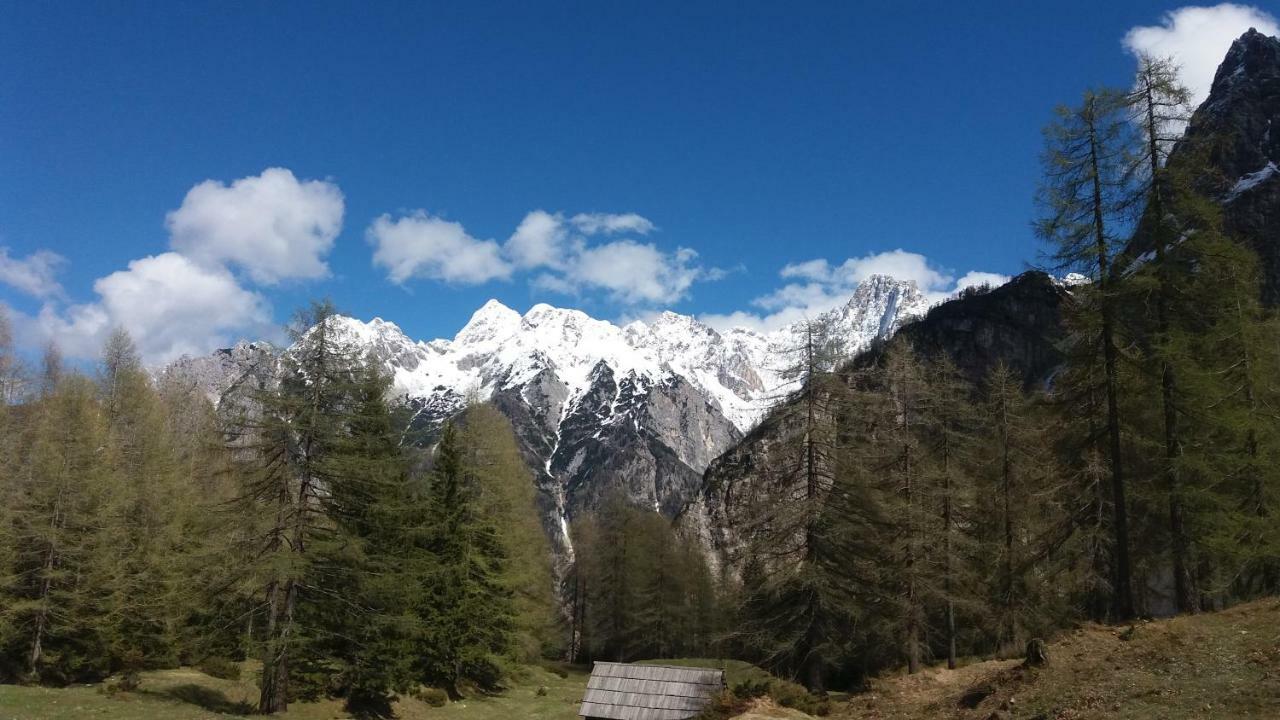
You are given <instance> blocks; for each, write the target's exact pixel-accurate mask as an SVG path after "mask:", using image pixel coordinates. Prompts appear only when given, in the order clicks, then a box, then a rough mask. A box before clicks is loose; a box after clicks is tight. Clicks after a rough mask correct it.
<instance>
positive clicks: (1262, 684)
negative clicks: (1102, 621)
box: [836, 599, 1280, 720]
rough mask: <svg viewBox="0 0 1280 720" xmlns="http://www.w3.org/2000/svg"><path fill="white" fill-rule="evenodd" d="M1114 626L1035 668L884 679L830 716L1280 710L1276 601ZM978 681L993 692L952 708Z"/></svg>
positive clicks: (1057, 649)
mask: <svg viewBox="0 0 1280 720" xmlns="http://www.w3.org/2000/svg"><path fill="white" fill-rule="evenodd" d="M1124 631H1125V628H1112V627H1103V626H1096V625H1091V626H1086V627H1083V628H1081V629H1079V630H1076V631H1074V632H1072V633H1069V634H1067V635H1065V636H1064V637H1061V638H1059V639H1058V640H1057V641H1055V642H1053V643H1050V645H1049V662H1050V664H1049V666H1048V667H1047V668H1045V669H1043V670H1039V671H1024V670H1022V669H1021V668H1020V667H1018V666H1019V663H1018V662H1017V661H990V662H982V663H976V664H973V665H968V666H965V667H961V668H959V669H957V670H954V671H948V670H946V669H945V668H932V669H929V670H926V671H924V672H921V673H919V674H917V675H914V676H897V677H889V678H884V679H882V680H880V681H878V682H876V683H875V684H874V686H873V690H872V691H871V692H870V693H866V694H863V695H857V696H854V697H853V698H852V699H851V701H850V702H849V704H848V705H846V706H845V707H843V708H842V709H840V710H839V711H837V713H836V716H837V717H842V718H846V719H847V720H906V719H908V718H940V719H945V718H952V719H954V720H986V718H989V717H991V716H992V714H993V713H995V712H996V711H997V710H998V709H1000V708H1001V707H1007V708H1008V711H1009V717H1012V718H1016V719H1018V720H1023V719H1027V720H1029V719H1031V718H1043V719H1044V720H1092V719H1095V718H1096V719H1099V720H1101V719H1102V718H1130V719H1132V720H1157V719H1158V720H1191V718H1207V717H1214V718H1237V719H1242V718H1259V719H1260V720H1261V719H1263V718H1267V719H1271V718H1280V602H1278V601H1277V600H1275V599H1270V600H1264V601H1261V602H1255V603H1250V604H1248V605H1242V606H1239V607H1236V608H1233V609H1230V610H1227V611H1224V612H1221V613H1213V614H1206V615H1200V616H1192V617H1178V618H1172V619H1170V620H1162V621H1158V622H1151V623H1139V624H1138V625H1137V626H1136V628H1135V630H1134V632H1133V633H1132V636H1131V637H1130V639H1128V640H1125V639H1122V637H1121V636H1122V635H1124V634H1125V633H1124ZM983 683H992V684H993V685H994V686H995V687H996V689H997V692H996V694H995V695H993V696H991V697H989V698H987V699H986V700H984V701H983V702H982V703H981V704H980V705H978V707H976V708H974V709H972V710H970V709H962V708H960V707H959V704H958V699H959V698H960V696H961V695H962V694H964V692H965V691H966V690H967V689H969V688H972V687H975V686H977V685H980V684H983ZM1006 703H1008V705H1007V706H1006Z"/></svg>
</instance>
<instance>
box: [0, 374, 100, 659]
mask: <svg viewBox="0 0 1280 720" xmlns="http://www.w3.org/2000/svg"><path fill="white" fill-rule="evenodd" d="M28 410H29V412H30V416H29V418H30V419H29V422H30V423H31V424H30V439H29V441H28V442H29V445H28V449H27V450H26V452H25V457H24V458H23V469H22V471H21V477H19V478H18V479H17V485H18V489H19V492H18V496H17V498H15V499H14V503H13V505H14V508H13V510H14V530H13V533H14V539H15V540H16V543H15V546H14V547H15V549H16V556H17V557H16V558H15V570H16V574H17V580H16V581H15V582H13V583H12V584H10V591H11V593H12V594H11V597H10V598H9V600H8V602H7V603H6V605H5V607H4V609H3V613H4V615H5V616H6V619H7V620H8V622H9V624H11V626H12V627H13V632H12V634H11V635H10V645H9V647H7V648H6V649H5V653H4V654H5V656H6V657H9V658H11V659H13V660H16V661H17V663H16V664H18V665H19V666H20V671H21V672H22V673H23V674H24V675H25V676H26V677H27V678H29V679H32V680H38V681H41V682H46V683H54V684H61V683H66V682H73V681H92V680H96V679H99V678H101V677H102V676H103V675H105V674H106V672H107V671H108V665H107V658H108V653H107V648H106V647H105V643H104V640H103V637H102V633H101V631H100V629H99V628H98V627H97V625H96V619H97V617H98V614H99V612H100V609H101V608H100V604H99V601H100V595H99V591H98V588H95V587H93V586H92V585H91V584H90V583H89V582H88V578H89V576H90V574H91V571H92V569H93V567H92V560H93V558H94V556H95V547H94V544H93V543H94V540H95V539H96V533H95V530H96V527H97V525H98V518H99V512H100V508H101V503H102V500H103V489H104V484H105V483H104V479H103V468H102V465H101V463H100V462H99V458H98V454H99V452H100V451H101V449H102V447H103V446H104V444H105V442H106V429H105V427H104V426H103V424H102V419H101V414H100V413H99V408H98V405H97V400H96V393H95V388H94V387H93V386H92V384H90V383H89V382H88V381H87V380H85V379H83V378H81V377H78V376H74V375H71V376H63V377H61V378H60V379H59V380H58V382H57V384H56V385H55V386H53V387H50V388H47V390H46V394H45V395H44V396H43V397H41V399H40V400H39V401H38V404H37V406H36V407H32V408H29V409H28Z"/></svg>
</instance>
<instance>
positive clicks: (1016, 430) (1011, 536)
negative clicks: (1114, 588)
mask: <svg viewBox="0 0 1280 720" xmlns="http://www.w3.org/2000/svg"><path fill="white" fill-rule="evenodd" d="M982 396H983V402H982V405H981V406H980V409H979V412H980V417H981V429H980V432H981V433H982V435H983V437H984V438H986V442H984V443H982V444H981V445H979V447H978V449H977V452H976V458H975V460H976V467H975V475H976V478H977V492H978V494H979V496H980V497H981V498H982V502H983V504H984V505H986V507H987V508H989V511H988V512H986V513H981V514H980V517H981V522H979V523H977V527H976V530H977V533H978V543H979V548H978V549H977V550H978V552H979V553H980V555H981V557H982V560H983V562H982V565H983V566H984V567H985V568H987V573H988V575H989V577H990V578H991V582H990V585H989V588H990V589H989V592H990V600H989V601H988V606H989V607H990V608H991V614H992V619H993V620H994V622H993V627H992V628H991V631H992V633H993V637H994V642H995V647H996V648H997V649H1016V650H1020V649H1021V648H1022V646H1023V643H1025V642H1026V641H1027V640H1029V639H1030V638H1031V637H1034V636H1037V635H1042V634H1044V633H1045V632H1046V631H1047V630H1049V629H1051V628H1052V626H1053V624H1054V622H1055V620H1056V619H1057V618H1060V617H1065V616H1067V615H1069V614H1070V612H1071V611H1070V609H1069V608H1066V607H1063V602H1062V601H1055V597H1062V598H1066V597H1071V593H1072V592H1073V591H1074V590H1075V589H1076V587H1077V586H1078V583H1077V580H1076V578H1077V577H1078V572H1079V570H1078V568H1077V567H1076V566H1074V563H1073V561H1074V559H1075V558H1078V557H1081V556H1083V557H1084V558H1086V559H1088V558H1090V555H1091V552H1092V543H1093V542H1094V539H1093V538H1092V537H1091V536H1090V535H1089V532H1090V531H1091V530H1092V528H1093V527H1095V526H1096V523H1094V522H1091V520H1092V518H1091V517H1090V515H1089V512H1090V511H1091V509H1092V508H1093V506H1094V504H1095V503H1094V498H1095V497H1096V492H1095V491H1093V490H1092V489H1090V490H1086V491H1085V492H1083V493H1081V492H1079V490H1078V489H1077V488H1076V487H1073V486H1072V485H1071V484H1069V483H1067V482H1064V480H1065V478H1063V477H1062V476H1061V474H1060V473H1059V470H1058V467H1057V465H1058V461H1057V458H1056V456H1055V453H1054V441H1053V439H1052V435H1051V434H1052V433H1053V432H1054V430H1055V425H1054V423H1053V421H1052V418H1051V417H1048V416H1047V413H1046V412H1045V410H1044V408H1043V407H1041V406H1040V405H1038V404H1037V403H1036V402H1035V401H1034V400H1033V398H1032V397H1030V396H1029V395H1028V394H1027V393H1026V392H1024V390H1023V388H1022V381H1021V379H1020V378H1019V377H1018V376H1017V375H1015V374H1014V373H1013V372H1012V371H1011V370H1010V369H1009V368H1008V367H1006V366H1005V365H1004V364H1002V363H1000V364H997V365H995V366H993V367H992V368H991V370H990V371H989V372H988V373H987V376H986V378H985V379H984V380H983V383H982ZM1081 508H1084V510H1083V511H1082V510H1081ZM1092 511H1093V512H1096V510H1092ZM1082 514H1083V516H1082ZM1082 528H1083V529H1084V531H1083V532H1082V531H1081V529H1082ZM1081 541H1083V542H1081ZM1050 558H1055V559H1057V560H1058V562H1057V563H1056V565H1055V563H1054V562H1051V561H1050ZM1063 563H1066V564H1065V565H1064V564H1063ZM1085 567H1086V568H1087V567H1088V564H1087V563H1086V565H1085ZM1048 568H1053V570H1052V571H1049V570H1048ZM1046 578H1051V579H1049V580H1047V581H1046Z"/></svg>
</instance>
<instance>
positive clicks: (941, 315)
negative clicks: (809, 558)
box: [677, 271, 1067, 573]
mask: <svg viewBox="0 0 1280 720" xmlns="http://www.w3.org/2000/svg"><path fill="white" fill-rule="evenodd" d="M1066 295H1067V288H1066V286H1064V284H1063V283H1062V282H1060V281H1057V280H1054V279H1053V278H1050V277H1049V276H1048V275H1046V274H1044V273H1042V272H1034V271H1033V272H1026V273H1023V274H1022V275H1019V276H1018V277H1016V278H1014V279H1013V280H1011V281H1009V282H1008V283H1006V284H1005V285H1002V286H1000V287H998V288H995V289H992V290H989V291H972V292H968V293H964V294H962V295H961V297H959V298H957V299H953V300H950V301H948V302H945V303H942V304H941V305H937V306H935V307H933V308H932V309H930V310H929V311H928V312H927V314H925V315H924V316H923V317H920V318H918V319H916V320H913V321H912V322H909V323H906V324H904V325H903V326H902V328H901V329H900V330H898V333H899V334H900V335H905V336H907V337H908V338H909V339H910V340H911V343H912V347H914V348H915V349H916V350H917V351H918V352H920V353H921V354H923V355H926V356H936V355H942V354H945V355H946V356H947V357H949V358H951V360H952V362H954V363H955V364H956V366H957V368H958V369H959V370H960V371H961V372H962V373H963V374H964V375H965V376H966V377H967V378H969V379H970V380H971V381H973V382H977V381H978V379H979V378H981V377H983V376H984V375H986V373H987V371H988V370H990V369H991V368H992V367H993V366H995V364H996V363H998V362H1003V363H1005V365H1006V366H1008V367H1009V368H1011V369H1012V370H1014V372H1017V373H1019V374H1021V375H1022V377H1023V378H1024V380H1025V382H1026V383H1027V384H1028V385H1029V386H1031V385H1035V384H1038V383H1044V382H1047V381H1048V380H1049V379H1050V377H1051V375H1052V373H1053V371H1054V370H1055V369H1056V368H1057V367H1058V365H1059V364H1060V363H1061V354H1060V351H1059V349H1058V343H1059V341H1060V340H1061V339H1062V333H1063V327H1062V314H1061V309H1060V305H1061V303H1062V302H1063V300H1064V298H1065V297H1066ZM876 352H878V349H877V348H874V347H873V348H871V349H870V350H868V352H867V353H864V354H863V355H862V356H861V357H860V358H858V359H857V361H856V362H866V361H868V360H870V359H871V358H873V357H874V354H875V353H876ZM794 417H795V416H794V414H789V413H773V414H771V415H770V416H769V417H766V418H765V419H764V420H763V421H762V422H761V423H760V424H759V425H758V426H756V428H755V429H754V430H752V431H751V432H750V433H748V434H747V435H746V437H745V438H744V439H743V440H742V442H740V443H739V444H737V445H736V446H734V447H733V448H731V449H729V450H728V451H727V452H725V453H724V454H723V455H721V456H720V457H718V458H717V459H716V460H715V461H714V462H712V463H711V465H710V466H708V468H707V471H706V473H705V476H704V480H703V484H702V487H701V488H700V489H699V490H698V493H697V494H696V496H695V497H694V498H693V500H692V501H691V502H690V503H689V505H688V506H687V507H685V508H684V509H683V510H682V511H681V513H680V515H679V516H678V517H677V525H678V528H679V530H680V532H681V533H682V534H683V535H684V536H685V537H688V538H690V540H691V541H694V542H697V543H699V544H700V545H701V546H702V547H704V548H706V550H707V553H708V558H709V559H710V562H711V564H712V566H713V567H714V568H716V569H717V570H721V569H724V570H727V571H729V572H730V573H733V572H735V571H737V570H740V569H741V568H742V562H743V560H744V557H743V555H742V553H743V551H744V548H745V540H746V538H744V537H743V536H742V532H743V528H744V526H745V525H746V524H747V520H748V516H749V515H748V514H749V512H750V511H751V509H752V508H755V507H759V502H760V501H761V499H762V498H766V497H772V496H776V492H775V491H776V489H775V488H769V487H766V485H767V484H768V483H769V482H770V480H769V478H768V473H767V472H766V470H767V469H768V468H770V467H773V466H775V465H776V464H777V463H776V462H775V460H776V458H775V456H776V455H777V454H778V452H779V448H780V447H781V443H782V438H785V437H787V436H788V435H789V433H790V431H791V429H790V428H788V423H789V422H791V421H792V419H793V418H794Z"/></svg>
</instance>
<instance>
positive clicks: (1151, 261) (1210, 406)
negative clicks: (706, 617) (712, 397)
mask: <svg viewBox="0 0 1280 720" xmlns="http://www.w3.org/2000/svg"><path fill="white" fill-rule="evenodd" d="M1186 101H1187V93H1186V91H1185V90H1184V89H1182V88H1181V87H1180V86H1179V85H1178V82H1177V78H1176V73H1175V72H1174V69H1173V68H1172V67H1171V66H1170V65H1169V64H1168V63H1167V62H1163V61H1158V60H1153V59H1149V58H1146V59H1143V61H1142V64H1141V67H1140V71H1139V73H1138V76H1137V78H1136V82H1135V85H1134V87H1133V88H1132V89H1129V90H1110V89H1107V90H1098V91H1091V92H1089V93H1086V94H1085V96H1084V99H1083V101H1082V102H1081V104H1080V105H1079V106H1076V107H1071V108H1063V109H1061V110H1060V111H1059V116H1058V117H1059V119H1058V121H1057V122H1055V123H1054V124H1053V125H1052V126H1050V127H1049V128H1048V130H1047V132H1046V136H1047V139H1048V149H1047V152H1046V156H1045V180H1044V185H1043V189H1042V193H1041V206H1042V208H1043V216H1042V218H1041V219H1040V220H1039V221H1038V223H1037V225H1036V228H1037V230H1038V231H1039V234H1040V236H1041V237H1042V238H1043V239H1044V240H1045V241H1046V243H1047V244H1048V247H1049V248H1050V252H1049V256H1050V260H1051V263H1052V264H1053V266H1054V268H1055V269H1056V270H1058V271H1059V272H1068V271H1070V272H1076V273H1080V274H1082V275H1083V276H1084V278H1085V281H1083V282H1080V283H1077V284H1075V285H1074V286H1072V287H1070V288H1069V289H1067V290H1066V291H1065V292H1066V299H1065V301H1064V303H1063V307H1064V309H1065V324H1066V327H1067V338H1066V340H1065V341H1064V343H1063V347H1062V350H1063V353H1064V356H1065V362H1064V365H1063V367H1062V368H1061V369H1060V370H1059V371H1058V372H1057V373H1055V374H1054V376H1053V377H1051V378H1049V379H1048V381H1047V382H1046V383H1044V385H1043V386H1034V387H1025V386H1024V379H1023V378H1022V377H1021V375H1019V374H1015V373H1013V372H1011V370H1010V369H1009V368H1006V367H1003V366H997V367H994V368H991V369H990V371H989V372H988V374H987V375H986V376H985V377H984V378H981V379H979V380H978V381H977V382H974V381H973V379H972V378H967V379H966V378H962V377H961V376H960V375H959V373H957V371H956V370H955V368H954V367H952V365H951V364H950V362H949V361H948V359H947V358H945V357H923V356H922V355H921V354H920V353H918V352H916V351H915V350H914V349H913V348H911V347H910V346H909V345H908V344H907V342H906V341H905V340H904V339H902V338H899V339H896V340H894V341H892V342H890V343H888V344H887V345H886V346H883V347H880V348H877V349H875V350H873V351H872V352H871V353H868V354H866V355H864V356H863V357H862V358H860V359H859V360H858V361H856V362H854V363H852V364H850V363H849V362H848V361H847V359H845V358H844V357H843V356H842V355H841V353H840V352H839V343H838V340H839V338H836V337H833V336H832V334H831V332H830V329H829V328H824V327H821V326H820V325H817V324H814V325H810V326H809V328H808V330H807V334H806V336H805V337H803V338H801V341H800V342H799V343H798V345H797V347H796V348H795V362H794V371H793V373H792V374H793V377H795V379H796V381H797V383H798V384H797V386H796V387H797V388H798V389H797V390H796V391H795V392H794V393H793V394H792V395H791V396H790V397H788V398H786V401H785V402H784V403H783V404H782V405H781V407H780V408H779V410H778V411H777V412H776V413H775V416H774V418H773V422H774V423H775V424H776V427H778V428H780V432H779V437H778V438H777V439H776V442H774V443H772V444H771V445H769V446H768V447H766V448H765V450H764V456H763V457H762V458H760V460H761V462H759V463H758V466H760V467H762V468H763V470H762V471H761V472H762V473H763V476H764V477H763V480H764V482H762V483H760V484H761V485H762V488H758V489H756V492H757V496H756V498H755V499H754V502H753V503H752V506H751V507H750V508H749V509H748V512H747V513H746V515H747V518H746V520H745V522H744V525H743V527H741V528H739V531H740V532H741V533H742V535H743V536H744V537H745V538H747V543H748V548H747V552H746V553H745V556H746V557H748V558H750V560H749V562H748V564H747V566H746V567H745V568H743V572H742V577H741V579H740V583H739V587H738V588H737V592H738V596H739V602H738V603H737V615H736V618H735V620H734V623H733V627H734V628H735V632H734V633H733V634H732V643H733V644H734V646H735V647H736V648H737V652H740V653H742V654H743V655H745V656H746V657H749V658H751V659H755V660H757V661H760V662H762V663H764V664H767V665H768V666H770V667H772V668H774V669H776V670H778V671H780V672H782V673H785V674H788V675H791V676H795V677H798V678H800V679H801V680H802V681H803V682H805V683H806V684H807V685H808V686H809V687H810V688H815V689H816V688H822V687H824V685H826V684H827V683H830V682H842V683H843V682H847V683H853V684H856V683H857V682H858V681H859V680H860V679H861V678H863V677H866V676H867V675H869V674H872V673H874V672H876V671H878V670H880V669H882V668H886V667H891V666H897V665H905V666H907V668H908V669H909V670H910V671H912V672H914V671H915V670H917V669H918V668H919V667H920V666H921V664H922V663H925V662H932V661H937V660H940V659H946V660H947V661H948V663H949V664H950V665H952V666H954V665H955V663H956V658H957V656H959V655H964V654H985V653H996V652H1012V651H1015V650H1016V649H1019V648H1020V646H1021V645H1022V644H1023V643H1025V642H1026V641H1027V640H1028V639H1030V638H1032V637H1035V636H1038V635H1042V634H1044V633H1046V632H1049V631H1051V630H1053V629H1054V628H1058V627H1062V626H1066V625H1069V624H1071V623H1073V622H1076V621H1078V620H1080V619H1082V618H1093V619H1098V620H1107V621H1115V622H1123V621H1128V620H1131V619H1133V618H1134V617H1136V616H1139V615H1147V614H1152V613H1169V612H1196V611H1199V610H1207V609H1213V608H1218V607H1222V606H1223V605H1226V604H1229V603H1231V602H1234V601H1238V600H1240V599H1243V598H1249V597H1254V596H1257V595H1260V594H1269V593H1275V592H1277V591H1280V523H1277V522H1276V518H1275V515H1276V512H1277V510H1278V509H1280V477H1278V476H1277V474H1278V473H1280V469H1277V468H1278V467H1280V466H1278V465H1277V462H1276V461H1277V459H1278V456H1280V437H1278V430H1280V417H1277V412H1278V411H1280V383H1278V382H1277V378H1278V377H1280V324H1278V323H1280V320H1278V319H1277V315H1276V313H1275V311H1274V310H1273V309H1269V308H1265V307H1263V306H1262V305H1261V303H1260V295H1261V293H1260V288H1261V274H1260V273H1261V271H1260V269H1259V266H1258V261H1257V259H1256V257H1255V256H1254V255H1253V253H1252V252H1251V251H1250V250H1249V249H1248V248H1246V247H1243V246H1242V245H1240V244H1238V243H1236V242H1234V241H1232V240H1231V239H1230V238H1228V237H1226V236H1225V235H1224V233H1223V230H1222V220H1221V212H1222V206H1221V205H1220V204H1219V202H1217V201H1216V200H1215V199H1214V198H1210V197H1207V196H1206V195H1205V194H1204V189H1205V188H1206V187H1214V186H1220V185H1221V183H1214V182H1212V180H1213V178H1212V171H1211V169H1210V168H1211V165H1210V163H1209V162H1208V161H1207V158H1208V157H1209V156H1210V153H1204V154H1203V155H1200V154H1197V153H1194V152H1192V151H1191V150H1187V151H1183V152H1181V153H1179V155H1177V156H1176V157H1175V159H1174V161H1173V162H1170V160H1169V150H1170V148H1171V147H1173V145H1174V141H1175V140H1176V137H1175V132H1176V133H1180V132H1181V128H1182V124H1181V123H1184V122H1185V121H1186V115H1185V106H1186ZM1206 179H1209V180H1210V182H1206Z"/></svg>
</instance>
